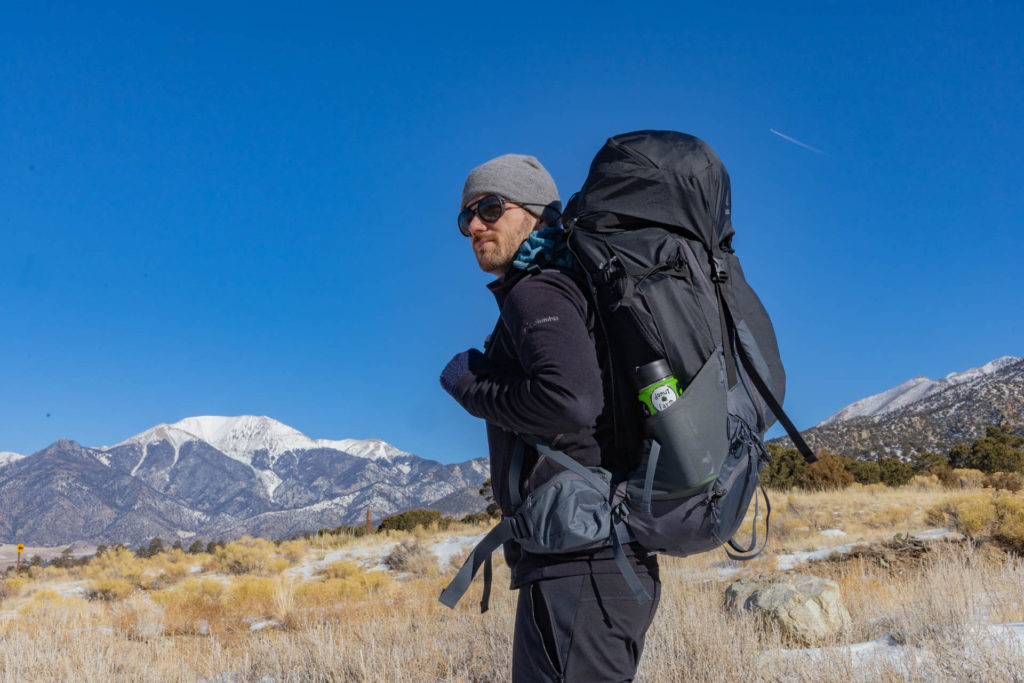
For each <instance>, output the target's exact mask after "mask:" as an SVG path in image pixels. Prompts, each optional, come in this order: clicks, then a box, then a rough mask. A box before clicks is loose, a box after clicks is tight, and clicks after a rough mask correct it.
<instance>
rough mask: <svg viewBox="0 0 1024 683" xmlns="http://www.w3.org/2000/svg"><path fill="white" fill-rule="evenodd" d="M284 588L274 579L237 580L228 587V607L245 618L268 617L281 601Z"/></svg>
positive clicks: (251, 578) (246, 578)
mask: <svg viewBox="0 0 1024 683" xmlns="http://www.w3.org/2000/svg"><path fill="white" fill-rule="evenodd" d="M281 590H282V587H281V586H280V585H279V582H278V581H276V580H274V579H264V578H256V577H245V578H240V579H235V580H234V581H232V582H231V585H230V586H228V590H227V599H226V603H227V605H228V606H229V607H230V608H231V609H232V610H233V611H235V612H238V613H239V614H241V613H243V612H244V613H245V616H256V615H268V614H271V613H272V612H273V611H274V608H275V607H276V606H277V604H278V601H279V596H280V593H281Z"/></svg>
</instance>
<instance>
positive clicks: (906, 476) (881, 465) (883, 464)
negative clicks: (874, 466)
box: [878, 458, 914, 487]
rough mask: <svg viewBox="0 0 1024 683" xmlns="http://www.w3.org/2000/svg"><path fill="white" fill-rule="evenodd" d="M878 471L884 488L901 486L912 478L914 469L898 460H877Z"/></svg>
mask: <svg viewBox="0 0 1024 683" xmlns="http://www.w3.org/2000/svg"><path fill="white" fill-rule="evenodd" d="M878 469H879V472H880V473H881V477H882V483H883V484H885V485H886V486H893V487H896V486H903V485H904V484H906V483H907V482H909V481H910V480H911V479H913V478H914V468H913V466H912V465H910V464H909V463H905V462H903V461H902V460H900V459H899V458H879V460H878Z"/></svg>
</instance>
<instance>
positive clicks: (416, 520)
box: [377, 510, 451, 533]
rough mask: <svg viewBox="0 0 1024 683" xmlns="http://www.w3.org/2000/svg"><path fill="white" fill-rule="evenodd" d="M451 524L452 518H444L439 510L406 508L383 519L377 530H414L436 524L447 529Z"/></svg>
mask: <svg viewBox="0 0 1024 683" xmlns="http://www.w3.org/2000/svg"><path fill="white" fill-rule="evenodd" d="M450 524H451V518H450V517H444V518H442V517H441V513H440V512H438V511H437V510H406V511H405V512H399V513H398V514H394V515H391V516H390V517H385V518H384V519H383V520H381V523H380V526H378V527H377V532H378V533H379V532H381V531H387V530H389V529H390V530H393V531H412V530H413V529H415V528H416V527H424V528H427V527H432V526H435V525H436V526H437V527H438V528H440V529H447V528H448V526H449V525H450Z"/></svg>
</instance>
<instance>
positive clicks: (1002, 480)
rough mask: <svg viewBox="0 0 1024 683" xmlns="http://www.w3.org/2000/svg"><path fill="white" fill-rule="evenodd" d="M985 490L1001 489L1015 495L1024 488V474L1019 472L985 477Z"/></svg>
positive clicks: (993, 474) (994, 473)
mask: <svg viewBox="0 0 1024 683" xmlns="http://www.w3.org/2000/svg"><path fill="white" fill-rule="evenodd" d="M983 483H984V486H985V488H990V489H1003V490H1006V491H1010V492H1013V493H1016V492H1017V491H1020V490H1021V489H1022V488H1024V474H1021V473H1020V472H993V473H992V474H987V475H985V479H984V481H983Z"/></svg>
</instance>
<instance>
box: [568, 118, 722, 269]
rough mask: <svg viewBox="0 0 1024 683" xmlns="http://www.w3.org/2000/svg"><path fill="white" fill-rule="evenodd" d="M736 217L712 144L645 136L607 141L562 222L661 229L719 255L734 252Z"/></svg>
mask: <svg viewBox="0 0 1024 683" xmlns="http://www.w3.org/2000/svg"><path fill="white" fill-rule="evenodd" d="M731 214H732V200H731V197H730V189H729V174H728V173H727V172H726V170H725V166H724V165H723V164H722V160H721V159H719V158H718V155H717V154H715V151H714V150H713V149H711V146H710V145H709V144H707V143H706V142H704V141H703V140H701V139H700V138H696V137H694V136H692V135H687V134H686V133H677V132H675V131H668V130H641V131H637V132H635V133H624V134H622V135H616V136H614V137H611V138H608V141H607V142H605V144H604V147H602V148H601V150H600V151H599V152H598V153H597V156H595V157H594V161H593V162H592V163H591V164H590V173H589V174H588V175H587V180H586V182H584V184H583V188H582V189H581V190H580V191H579V192H578V193H576V194H575V195H573V197H572V199H570V200H569V204H568V206H567V207H566V209H565V213H564V214H563V220H564V222H565V224H566V225H569V224H570V222H572V221H574V220H575V222H576V224H577V225H579V226H580V227H582V228H583V229H588V230H596V231H598V232H601V231H606V230H622V229H627V230H628V229H630V228H634V227H640V226H643V225H652V224H654V225H661V226H664V227H666V228H669V229H674V231H676V232H683V233H686V234H687V235H688V236H690V237H692V238H693V239H696V240H699V241H700V242H701V243H702V244H703V245H704V247H705V248H706V249H707V250H708V251H714V249H713V247H714V246H718V247H720V248H721V249H724V250H730V249H731V242H732V236H733V228H732V216H731Z"/></svg>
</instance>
